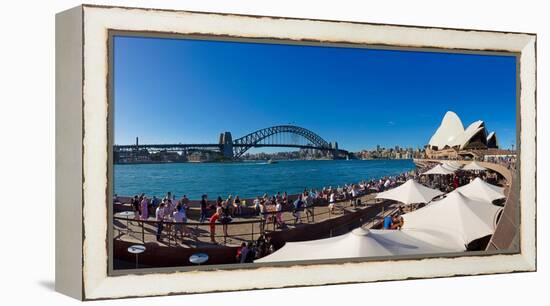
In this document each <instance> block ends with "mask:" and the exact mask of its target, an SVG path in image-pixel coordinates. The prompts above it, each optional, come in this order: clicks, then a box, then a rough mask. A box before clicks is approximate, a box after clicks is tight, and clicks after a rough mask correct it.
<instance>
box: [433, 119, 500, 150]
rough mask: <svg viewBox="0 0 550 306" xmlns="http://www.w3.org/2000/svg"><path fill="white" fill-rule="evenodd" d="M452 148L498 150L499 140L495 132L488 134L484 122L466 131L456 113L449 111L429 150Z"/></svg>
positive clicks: (474, 124)
mask: <svg viewBox="0 0 550 306" xmlns="http://www.w3.org/2000/svg"><path fill="white" fill-rule="evenodd" d="M450 148H452V149H455V150H480V149H498V139H497V135H496V133H495V132H491V133H487V130H486V129H485V123H484V122H483V121H481V120H478V121H475V122H473V123H472V124H470V125H469V126H468V127H467V128H466V129H464V126H463V125H462V121H461V120H460V118H459V117H458V116H457V115H456V114H455V113H454V112H451V111H448V112H447V113H446V114H445V116H444V117H443V120H442V121H441V125H439V128H438V129H437V131H435V134H433V136H432V138H431V139H430V142H429V143H428V149H430V150H432V151H438V150H444V149H450Z"/></svg>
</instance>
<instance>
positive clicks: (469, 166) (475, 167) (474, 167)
mask: <svg viewBox="0 0 550 306" xmlns="http://www.w3.org/2000/svg"><path fill="white" fill-rule="evenodd" d="M462 170H468V171H486V170H487V168H485V167H483V166H481V165H480V164H478V163H477V162H476V161H473V162H471V163H469V164H467V165H466V166H464V168H462Z"/></svg>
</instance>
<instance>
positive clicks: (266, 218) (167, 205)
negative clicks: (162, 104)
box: [114, 170, 419, 243]
mask: <svg viewBox="0 0 550 306" xmlns="http://www.w3.org/2000/svg"><path fill="white" fill-rule="evenodd" d="M418 174H419V173H418V171H414V170H413V171H409V172H404V173H402V174H399V175H397V176H387V177H383V178H380V179H376V180H375V179H372V180H363V181H360V182H358V183H354V184H345V185H343V186H338V187H332V186H329V187H323V188H321V189H309V190H308V189H304V191H303V192H301V193H300V194H298V195H293V196H289V195H288V194H287V192H282V193H281V192H277V193H276V194H273V195H268V194H263V195H262V196H257V197H255V198H254V199H253V200H251V201H250V202H249V203H247V202H246V200H243V199H241V198H240V197H239V196H238V195H236V196H234V197H233V196H232V195H229V196H228V197H227V198H226V199H223V198H222V197H220V196H218V197H217V198H216V200H215V201H209V199H208V195H206V194H204V195H202V196H201V199H200V207H199V209H200V213H199V217H198V222H199V223H205V222H208V223H209V224H210V240H211V242H214V243H215V242H216V239H215V238H216V225H217V224H221V225H222V231H223V235H224V236H228V224H229V223H231V222H232V220H233V219H234V218H236V217H252V216H255V217H258V218H259V220H260V232H261V233H262V234H263V233H264V232H265V228H266V224H273V225H274V226H275V227H276V228H286V227H287V224H286V223H285V220H283V214H284V212H292V216H293V220H292V221H291V222H293V223H294V224H299V223H302V222H303V219H304V217H305V221H306V222H307V223H309V222H310V220H311V222H313V221H314V211H313V207H314V206H318V205H328V208H329V211H330V212H334V210H335V209H336V203H338V202H342V201H347V200H350V201H353V203H354V205H355V204H357V205H360V201H359V200H358V199H359V198H360V197H361V196H363V195H365V194H369V193H373V192H381V191H384V190H387V189H390V188H393V187H395V186H396V185H398V184H400V183H403V182H405V181H406V180H407V179H409V178H413V177H417V176H418ZM356 200H357V201H359V202H355V201H356ZM117 201H118V199H117V196H116V195H115V199H114V202H117ZM190 202H191V201H190V200H189V198H188V197H187V195H183V197H181V198H180V199H177V197H176V195H175V194H173V193H172V192H167V193H166V195H164V196H163V197H160V198H159V197H157V196H152V197H148V196H146V195H145V194H143V193H142V194H141V195H135V196H134V197H133V198H132V199H131V200H130V204H131V206H132V209H133V211H134V215H135V218H136V219H138V220H144V221H151V219H152V220H154V221H156V223H157V232H156V238H157V240H158V241H162V236H163V235H162V233H163V231H164V230H165V228H166V227H169V230H170V231H173V233H174V237H175V239H176V240H177V239H181V240H182V241H183V239H184V238H186V237H190V236H191V235H192V231H190V229H189V228H188V224H187V223H188V220H189V217H188V216H189V209H190ZM287 221H288V220H287Z"/></svg>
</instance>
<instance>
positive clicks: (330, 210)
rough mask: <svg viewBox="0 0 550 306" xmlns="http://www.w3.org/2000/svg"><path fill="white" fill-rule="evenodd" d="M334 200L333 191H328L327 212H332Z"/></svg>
mask: <svg viewBox="0 0 550 306" xmlns="http://www.w3.org/2000/svg"><path fill="white" fill-rule="evenodd" d="M335 202H336V195H335V194H334V192H331V193H330V197H329V201H328V203H329V204H328V212H329V214H332V213H334V205H335Z"/></svg>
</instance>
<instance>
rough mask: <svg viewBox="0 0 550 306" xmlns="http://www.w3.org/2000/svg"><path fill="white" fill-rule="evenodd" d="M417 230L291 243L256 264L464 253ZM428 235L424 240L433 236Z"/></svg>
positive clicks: (356, 232) (357, 231)
mask: <svg viewBox="0 0 550 306" xmlns="http://www.w3.org/2000/svg"><path fill="white" fill-rule="evenodd" d="M418 233H419V231H416V230H409V231H408V230H400V231H399V230H367V229H363V228H357V229H355V230H353V231H351V232H350V233H347V234H344V235H341V236H336V237H332V238H327V239H319V240H310V241H303V242H287V243H286V244H285V245H284V246H283V247H282V248H280V249H279V250H277V251H276V252H274V253H272V254H270V255H268V256H265V257H263V258H260V259H258V260H255V261H254V262H257V263H258V262H280V261H290V260H292V261H295V260H320V259H335V258H357V257H378V256H392V255H420V254H438V253H451V252H461V251H464V250H465V248H464V247H460V246H448V247H443V246H436V245H434V244H432V243H430V242H428V241H423V240H421V239H418V238H417V236H419V234H418ZM429 236H430V234H429V233H426V234H425V235H422V237H429Z"/></svg>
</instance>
